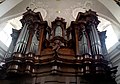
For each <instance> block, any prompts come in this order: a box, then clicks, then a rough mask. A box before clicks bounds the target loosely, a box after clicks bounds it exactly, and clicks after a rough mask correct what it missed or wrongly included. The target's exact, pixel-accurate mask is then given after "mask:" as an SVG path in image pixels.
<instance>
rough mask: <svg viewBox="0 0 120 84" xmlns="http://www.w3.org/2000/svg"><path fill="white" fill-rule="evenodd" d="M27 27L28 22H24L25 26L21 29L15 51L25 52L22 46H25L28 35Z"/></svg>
mask: <svg viewBox="0 0 120 84" xmlns="http://www.w3.org/2000/svg"><path fill="white" fill-rule="evenodd" d="M27 28H28V24H26V23H25V24H24V27H23V29H22V30H21V33H20V35H19V37H18V40H17V42H16V46H15V49H14V52H21V53H22V52H23V51H22V50H23V49H22V48H23V46H24V44H26V42H27V41H26V40H25V37H26V34H27Z"/></svg>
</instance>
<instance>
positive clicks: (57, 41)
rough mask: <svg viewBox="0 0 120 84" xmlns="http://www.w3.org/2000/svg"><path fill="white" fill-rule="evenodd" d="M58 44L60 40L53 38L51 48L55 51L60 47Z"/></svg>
mask: <svg viewBox="0 0 120 84" xmlns="http://www.w3.org/2000/svg"><path fill="white" fill-rule="evenodd" d="M60 45H61V41H60V40H55V41H54V44H53V49H52V50H55V51H56V52H57V51H58V50H59V49H60Z"/></svg>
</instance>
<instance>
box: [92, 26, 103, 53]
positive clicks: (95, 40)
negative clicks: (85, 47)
mask: <svg viewBox="0 0 120 84" xmlns="http://www.w3.org/2000/svg"><path fill="white" fill-rule="evenodd" d="M90 28H91V32H90V39H91V47H92V54H93V55H96V54H102V51H101V43H100V39H99V36H98V31H97V29H96V27H95V25H91V26H90Z"/></svg>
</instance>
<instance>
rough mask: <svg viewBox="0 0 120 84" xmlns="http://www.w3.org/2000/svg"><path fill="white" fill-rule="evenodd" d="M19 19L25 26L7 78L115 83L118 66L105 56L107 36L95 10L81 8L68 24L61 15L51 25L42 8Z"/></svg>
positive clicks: (36, 83) (46, 83) (45, 83)
mask: <svg viewBox="0 0 120 84" xmlns="http://www.w3.org/2000/svg"><path fill="white" fill-rule="evenodd" d="M20 21H21V23H22V29H21V31H20V33H19V36H18V37H17V39H16V40H17V41H15V42H14V45H15V47H14V50H13V52H12V54H11V56H10V57H9V58H7V59H6V64H5V66H6V74H7V77H6V78H8V79H10V78H11V77H13V78H14V77H18V76H20V77H24V76H25V77H26V75H27V77H28V76H29V77H31V80H32V81H31V82H29V83H26V82H22V83H20V84H96V83H97V84H106V83H109V84H116V83H115V80H114V78H113V77H112V76H111V75H113V74H114V75H115V73H116V68H114V69H115V70H113V68H112V67H110V66H108V64H109V61H107V60H105V57H104V53H105V51H106V48H105V47H104V46H105V38H103V37H102V33H101V32H99V31H98V30H97V26H98V24H99V23H100V21H99V20H98V17H97V14H96V12H94V11H91V10H89V11H86V12H85V13H81V12H79V13H78V16H77V18H76V20H75V21H72V22H71V25H70V26H69V27H68V28H66V22H65V19H63V18H60V17H57V18H56V19H55V21H53V22H52V23H51V24H52V26H51V27H50V26H48V23H47V21H44V20H43V19H42V16H41V14H40V12H34V11H32V10H31V9H27V12H25V13H24V14H23V18H22V19H21V20H20ZM101 38H102V39H103V40H104V41H103V40H101ZM102 46H103V47H104V52H103V47H102ZM106 52H107V51H106ZM18 79H19V77H18ZM25 79H26V78H25ZM27 81H29V80H27Z"/></svg>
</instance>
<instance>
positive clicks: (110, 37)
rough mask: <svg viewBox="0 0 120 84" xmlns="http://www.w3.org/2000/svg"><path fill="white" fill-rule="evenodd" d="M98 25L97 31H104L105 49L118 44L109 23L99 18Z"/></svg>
mask: <svg viewBox="0 0 120 84" xmlns="http://www.w3.org/2000/svg"><path fill="white" fill-rule="evenodd" d="M98 19H99V20H100V24H99V25H98V30H99V31H106V36H107V38H106V39H105V43H106V47H107V49H110V48H111V47H112V46H113V45H114V44H115V43H117V42H118V39H117V36H116V34H115V32H114V30H113V27H112V25H111V22H110V21H108V20H106V19H104V18H101V17H99V18H98Z"/></svg>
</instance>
